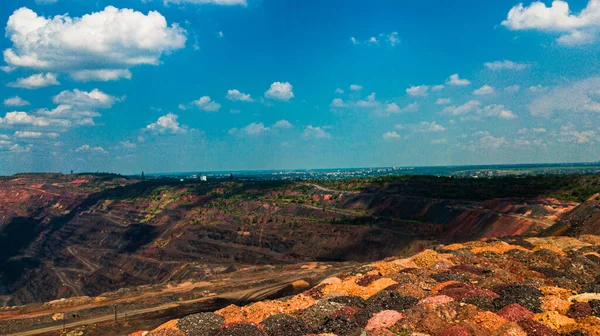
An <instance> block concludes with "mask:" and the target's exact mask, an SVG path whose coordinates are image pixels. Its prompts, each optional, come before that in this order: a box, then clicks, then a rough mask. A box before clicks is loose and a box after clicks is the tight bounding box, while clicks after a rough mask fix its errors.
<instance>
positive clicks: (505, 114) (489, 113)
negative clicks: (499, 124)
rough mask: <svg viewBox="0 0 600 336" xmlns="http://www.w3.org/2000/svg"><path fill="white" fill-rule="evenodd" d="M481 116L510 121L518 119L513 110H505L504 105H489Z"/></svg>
mask: <svg viewBox="0 0 600 336" xmlns="http://www.w3.org/2000/svg"><path fill="white" fill-rule="evenodd" d="M481 114H482V115H483V116H484V117H496V118H500V119H508V120H510V119H516V118H517V116H516V115H515V114H514V113H513V112H512V111H511V110H509V109H507V108H505V107H504V105H495V104H494V105H488V106H486V107H484V108H483V110H482V111H481Z"/></svg>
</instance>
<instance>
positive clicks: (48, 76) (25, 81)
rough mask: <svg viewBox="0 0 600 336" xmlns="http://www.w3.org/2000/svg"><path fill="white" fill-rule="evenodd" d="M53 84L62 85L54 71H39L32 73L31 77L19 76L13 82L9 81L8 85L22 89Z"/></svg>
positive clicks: (33, 88)
mask: <svg viewBox="0 0 600 336" xmlns="http://www.w3.org/2000/svg"><path fill="white" fill-rule="evenodd" d="M51 85H60V83H59V82H58V80H57V79H56V75H55V74H53V73H45V74H43V73H39V74H35V75H31V76H29V77H22V78H19V79H17V80H16V81H14V82H12V83H8V84H7V85H6V86H8V87H14V88H20V89H29V90H35V89H39V88H43V87H46V86H51Z"/></svg>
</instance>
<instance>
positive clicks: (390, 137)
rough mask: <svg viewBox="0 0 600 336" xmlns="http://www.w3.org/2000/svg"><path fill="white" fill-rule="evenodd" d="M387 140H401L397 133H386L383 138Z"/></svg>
mask: <svg viewBox="0 0 600 336" xmlns="http://www.w3.org/2000/svg"><path fill="white" fill-rule="evenodd" d="M382 137H383V138H384V139H385V140H395V139H400V134H398V133H397V132H385V133H383V136H382Z"/></svg>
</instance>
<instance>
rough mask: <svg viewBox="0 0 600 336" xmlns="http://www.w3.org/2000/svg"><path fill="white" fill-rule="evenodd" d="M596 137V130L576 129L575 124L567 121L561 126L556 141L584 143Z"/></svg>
mask: <svg viewBox="0 0 600 336" xmlns="http://www.w3.org/2000/svg"><path fill="white" fill-rule="evenodd" d="M595 137H596V132H595V131H593V130H587V131H578V130H577V128H576V127H575V125H573V124H572V123H568V124H566V125H563V126H561V128H560V134H559V139H558V141H560V142H570V143H574V144H579V145H581V144H586V143H590V142H592V141H593V140H594V139H595Z"/></svg>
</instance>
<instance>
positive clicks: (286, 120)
mask: <svg viewBox="0 0 600 336" xmlns="http://www.w3.org/2000/svg"><path fill="white" fill-rule="evenodd" d="M599 19H600V0H579V1H574V0H570V1H554V2H550V1H544V2H532V1H525V2H523V3H522V4H520V2H519V1H516V0H500V1H493V2H481V1H475V0H465V1H461V2H448V1H441V0H435V1H434V0H432V1H429V2H418V3H415V2H410V3H408V2H400V1H392V0H386V1H384V0H382V1H371V2H364V1H358V0H345V1H344V0H331V1H326V2H324V1H312V0H289V1H274V0H202V1H199V0H120V1H116V0H112V1H110V0H98V1H94V2H87V1H79V0H24V1H4V2H2V3H1V4H0V22H2V24H3V25H4V27H5V37H3V38H0V50H2V52H3V57H2V59H0V70H1V71H0V82H1V83H0V85H2V91H1V94H0V102H1V103H2V105H1V106H0V175H6V174H13V173H17V172H39V171H62V172H69V171H70V170H74V171H76V172H81V171H106V172H117V173H123V174H139V173H141V171H145V172H147V173H148V172H154V173H158V172H178V171H179V172H182V171H236V170H289V169H327V168H340V167H393V166H396V167H407V166H447V165H486V164H518V163H557V162H594V161H598V160H600V74H599V69H600V58H599V57H598V54H599V52H600V20H599Z"/></svg>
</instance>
